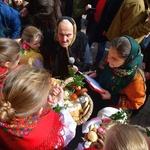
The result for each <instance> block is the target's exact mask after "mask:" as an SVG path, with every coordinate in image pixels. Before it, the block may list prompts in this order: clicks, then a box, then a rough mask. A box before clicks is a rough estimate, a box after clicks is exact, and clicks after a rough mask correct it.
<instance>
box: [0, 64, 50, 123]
mask: <svg viewBox="0 0 150 150" xmlns="http://www.w3.org/2000/svg"><path fill="white" fill-rule="evenodd" d="M50 81H51V80H50V74H49V73H48V72H47V71H46V70H45V69H42V68H36V67H24V68H23V67H22V68H21V69H19V70H15V71H13V72H11V73H10V74H9V75H8V77H7V78H6V80H5V82H4V84H3V88H2V100H1V101H0V120H1V121H2V122H7V121H11V120H12V119H13V118H14V117H26V116H30V115H32V114H34V113H38V112H39V111H40V110H41V108H42V107H43V106H45V104H46V101H47V98H48V95H49V89H50Z"/></svg>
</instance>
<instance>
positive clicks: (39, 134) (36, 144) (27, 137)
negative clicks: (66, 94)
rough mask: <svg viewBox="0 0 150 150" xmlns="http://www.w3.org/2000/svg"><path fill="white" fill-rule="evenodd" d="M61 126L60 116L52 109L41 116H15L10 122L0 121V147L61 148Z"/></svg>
mask: <svg viewBox="0 0 150 150" xmlns="http://www.w3.org/2000/svg"><path fill="white" fill-rule="evenodd" d="M62 127H63V125H62V123H61V122H60V116H59V115H58V114H56V113H55V112H53V111H52V110H50V111H49V112H48V113H47V114H44V115H42V116H38V115H33V116H29V117H26V118H17V119H16V120H15V122H13V123H11V124H6V123H2V122H0V149H1V148H2V149H7V150H9V149H11V150H16V149H20V150H21V149H22V150H29V149H30V150H31V149H32V150H54V149H55V148H56V149H57V150H59V149H63V146H64V140H63V137H62V135H61V134H60V131H61V130H62Z"/></svg>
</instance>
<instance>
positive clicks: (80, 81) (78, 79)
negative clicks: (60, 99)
mask: <svg viewBox="0 0 150 150" xmlns="http://www.w3.org/2000/svg"><path fill="white" fill-rule="evenodd" d="M68 71H69V75H70V77H73V79H74V82H71V83H69V84H68V86H69V87H73V86H81V87H84V84H85V83H84V82H83V80H84V76H83V75H78V74H76V73H75V72H74V70H73V69H72V67H70V66H69V67H68Z"/></svg>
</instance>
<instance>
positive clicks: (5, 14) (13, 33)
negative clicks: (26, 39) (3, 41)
mask: <svg viewBox="0 0 150 150" xmlns="http://www.w3.org/2000/svg"><path fill="white" fill-rule="evenodd" d="M0 14H1V20H2V22H1V23H2V24H1V23H0V30H1V31H2V28H3V29H4V28H5V29H7V31H6V30H5V31H4V30H3V32H1V34H0V36H1V37H10V38H12V39H16V38H19V37H20V32H21V20H20V13H19V12H18V11H16V10H14V9H13V8H11V7H10V6H8V5H7V4H5V3H4V2H3V1H2V0H0Z"/></svg>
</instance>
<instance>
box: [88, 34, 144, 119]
mask: <svg viewBox="0 0 150 150" xmlns="http://www.w3.org/2000/svg"><path fill="white" fill-rule="evenodd" d="M142 60H143V56H142V54H141V48H140V46H139V44H138V43H137V42H136V41H135V40H134V39H133V38H131V37H129V36H121V37H117V38H115V39H114V40H113V41H111V43H110V48H109V53H108V59H107V62H106V64H105V66H104V68H103V69H102V70H101V72H97V73H93V74H91V75H90V76H93V77H94V75H95V76H96V75H98V76H97V81H98V82H99V84H100V86H101V87H102V88H103V91H104V92H105V93H104V94H101V95H100V94H99V93H98V94H97V93H94V94H95V95H94V94H93V95H92V96H93V97H92V98H93V100H94V103H96V104H95V108H94V109H93V110H94V111H93V112H94V113H95V116H96V115H97V112H98V111H97V112H96V109H97V110H98V109H102V108H104V107H108V106H115V107H119V108H122V109H130V110H132V111H133V110H138V109H139V108H140V107H141V106H142V105H143V104H144V103H145V99H146V85H145V77H144V72H143V70H142ZM90 96H91V95H90ZM97 99H98V100H99V101H96V100H97ZM94 113H93V115H94ZM93 117H94V116H93Z"/></svg>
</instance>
